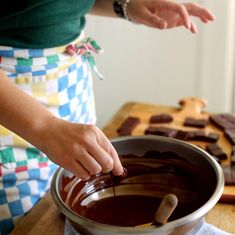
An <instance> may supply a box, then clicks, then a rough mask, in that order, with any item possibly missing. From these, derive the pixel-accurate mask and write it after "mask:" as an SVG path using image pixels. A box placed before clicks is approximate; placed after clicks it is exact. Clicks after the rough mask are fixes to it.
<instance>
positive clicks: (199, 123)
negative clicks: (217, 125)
mask: <svg viewBox="0 0 235 235" xmlns="http://www.w3.org/2000/svg"><path fill="white" fill-rule="evenodd" d="M207 124H208V119H195V118H191V117H187V118H186V119H185V121H184V126H191V127H197V128H205V127H206V125H207Z"/></svg>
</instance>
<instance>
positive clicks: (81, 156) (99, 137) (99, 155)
mask: <svg viewBox="0 0 235 235" xmlns="http://www.w3.org/2000/svg"><path fill="white" fill-rule="evenodd" d="M48 124H49V125H47V128H46V134H45V135H44V136H43V137H42V138H43V139H42V141H40V146H39V147H40V149H41V150H42V151H43V152H44V153H45V154H46V155H47V156H48V158H49V159H50V160H51V161H53V162H55V163H56V164H58V165H60V166H62V167H64V168H65V169H67V170H69V171H70V172H72V173H73V174H74V175H76V176H77V177H79V178H81V179H82V180H87V179H89V178H90V176H91V175H96V174H98V173H100V172H104V173H107V172H110V171H112V172H113V173H114V175H122V174H123V167H122V165H121V162H120V160H119V157H118V154H117V152H116V150H115V149H114V147H113V146H112V144H111V143H110V141H109V140H108V138H107V137H106V136H105V135H104V133H103V132H102V131H101V130H100V129H99V128H97V127H96V126H94V125H84V124H78V123H69V122H67V121H64V120H61V119H58V118H52V120H51V122H50V123H48ZM44 133H45V131H44Z"/></svg>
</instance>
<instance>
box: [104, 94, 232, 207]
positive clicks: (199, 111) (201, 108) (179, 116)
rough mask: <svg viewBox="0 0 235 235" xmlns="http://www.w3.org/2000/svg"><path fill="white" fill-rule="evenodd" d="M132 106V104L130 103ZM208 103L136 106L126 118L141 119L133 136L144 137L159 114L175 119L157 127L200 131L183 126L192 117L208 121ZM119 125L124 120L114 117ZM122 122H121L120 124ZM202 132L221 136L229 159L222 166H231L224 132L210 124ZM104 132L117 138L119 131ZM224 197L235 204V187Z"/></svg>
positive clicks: (196, 100) (184, 101) (189, 99)
mask: <svg viewBox="0 0 235 235" xmlns="http://www.w3.org/2000/svg"><path fill="white" fill-rule="evenodd" d="M129 105H131V103H129ZM206 105H207V102H206V101H205V100H204V99H200V98H196V97H187V98H184V99H182V100H180V101H179V107H178V108H177V107H167V106H156V105H151V104H140V103H138V104H134V105H133V106H132V109H131V111H130V112H129V113H126V115H125V118H128V117H130V116H132V117H138V118H140V121H141V122H140V124H139V125H138V126H137V127H136V128H135V129H134V130H133V132H132V135H144V132H145V130H146V129H147V128H148V127H149V125H150V124H149V119H150V117H151V116H152V115H157V114H163V113H164V114H170V115H171V116H172V117H173V122H171V123H166V124H162V123H161V124H154V125H155V126H164V127H170V128H174V129H180V130H184V131H195V130H199V129H198V128H195V127H186V126H184V125H183V123H184V120H185V118H186V117H192V118H195V119H208V118H209V116H210V115H211V113H208V112H205V108H206ZM113 120H115V121H116V122H117V123H116V126H117V128H118V127H119V126H121V124H122V122H123V121H124V120H123V117H122V119H119V118H118V117H114V119H113ZM119 121H120V122H119ZM200 130H204V131H205V132H206V133H209V132H213V133H217V134H219V135H220V138H219V140H218V141H217V144H218V145H219V146H220V147H222V149H223V150H224V152H225V153H226V154H227V156H228V159H227V160H224V161H223V162H222V165H229V164H230V162H231V152H232V145H231V144H230V142H229V141H228V140H227V139H226V137H225V136H224V134H223V131H222V130H221V129H219V128H218V127H216V126H215V125H213V124H211V123H209V124H208V125H207V126H206V127H205V128H203V129H201V128H200ZM104 132H105V133H106V134H107V135H108V137H110V138H113V137H117V136H118V133H117V129H116V130H112V129H108V128H105V129H104ZM188 142H190V143H192V144H195V145H197V146H199V147H201V148H203V149H205V147H206V145H207V144H208V143H206V142H203V141H188ZM223 195H224V196H226V195H229V196H230V202H232V203H235V186H225V188H224V192H223Z"/></svg>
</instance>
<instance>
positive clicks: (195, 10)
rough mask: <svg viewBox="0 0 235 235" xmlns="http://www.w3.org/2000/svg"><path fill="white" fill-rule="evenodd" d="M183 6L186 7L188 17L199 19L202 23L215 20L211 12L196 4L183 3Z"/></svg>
mask: <svg viewBox="0 0 235 235" xmlns="http://www.w3.org/2000/svg"><path fill="white" fill-rule="evenodd" d="M183 5H184V6H185V7H186V9H187V11H188V13H189V15H192V16H196V17H198V18H200V19H201V20H202V21H203V22H204V21H205V20H208V21H213V20H215V16H214V14H213V13H212V12H211V11H209V10H208V9H206V8H204V7H201V6H199V5H198V4H196V3H183Z"/></svg>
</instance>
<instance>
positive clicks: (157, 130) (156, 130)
mask: <svg viewBox="0 0 235 235" xmlns="http://www.w3.org/2000/svg"><path fill="white" fill-rule="evenodd" d="M177 132H178V130H176V129H173V128H167V127H154V126H150V127H148V128H147V129H146V130H145V134H146V135H160V136H166V137H173V138H174V137H175V136H176V134H177Z"/></svg>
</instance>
